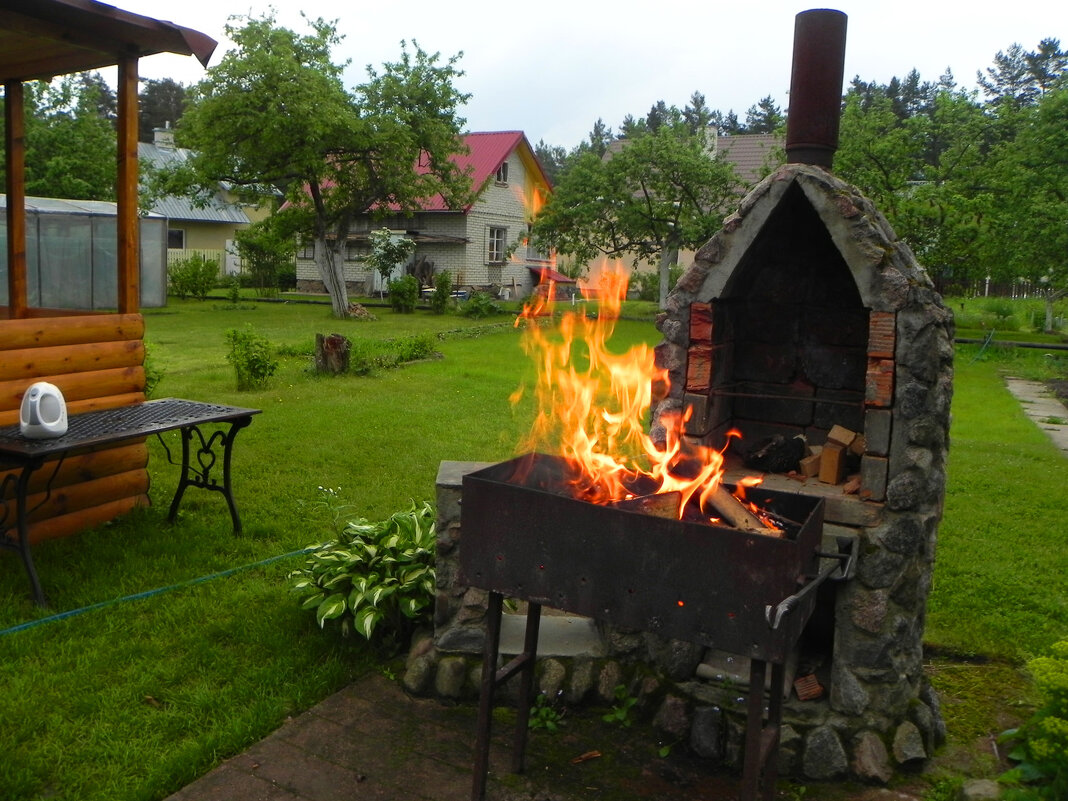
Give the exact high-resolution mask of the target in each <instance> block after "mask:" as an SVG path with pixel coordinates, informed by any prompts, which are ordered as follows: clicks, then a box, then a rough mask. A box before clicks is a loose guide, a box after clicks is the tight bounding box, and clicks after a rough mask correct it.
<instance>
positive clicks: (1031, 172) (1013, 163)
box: [990, 81, 1068, 329]
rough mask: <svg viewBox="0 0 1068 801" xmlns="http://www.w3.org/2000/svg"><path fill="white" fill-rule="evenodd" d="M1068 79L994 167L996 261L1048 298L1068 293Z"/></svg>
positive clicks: (1049, 310)
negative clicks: (1036, 287) (1029, 282)
mask: <svg viewBox="0 0 1068 801" xmlns="http://www.w3.org/2000/svg"><path fill="white" fill-rule="evenodd" d="M1066 119H1068V84H1065V83H1064V82H1063V81H1062V84H1061V86H1060V88H1056V89H1053V90H1052V91H1049V92H1047V93H1046V94H1044V95H1043V96H1042V97H1041V99H1040V100H1039V101H1038V104H1037V105H1036V106H1035V107H1034V108H1032V109H1028V110H1027V111H1026V114H1025V123H1026V124H1023V125H1021V127H1020V130H1019V133H1018V135H1017V137H1016V139H1015V141H1013V142H1012V143H1004V144H1002V145H1000V147H999V150H998V152H997V153H996V154H995V155H996V160H995V161H996V166H995V168H994V180H993V183H994V187H995V192H996V195H995V197H996V204H995V205H994V206H993V209H992V220H991V226H990V229H991V235H992V236H991V242H992V247H993V253H992V254H991V255H992V259H991V260H992V262H994V263H999V264H1003V265H1004V266H1005V268H1006V272H1007V274H1008V276H1009V277H1012V278H1023V279H1025V280H1029V281H1033V282H1034V283H1035V285H1036V286H1038V287H1039V288H1040V291H1041V292H1042V294H1043V296H1044V297H1045V299H1046V328H1047V329H1050V328H1052V323H1053V301H1054V300H1056V299H1057V298H1059V297H1062V296H1064V295H1065V294H1066V292H1068V126H1066V125H1065V124H1064V121H1065V120H1066Z"/></svg>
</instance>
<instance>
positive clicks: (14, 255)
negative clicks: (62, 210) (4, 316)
mask: <svg viewBox="0 0 1068 801" xmlns="http://www.w3.org/2000/svg"><path fill="white" fill-rule="evenodd" d="M4 144H5V148H6V149H5V154H6V155H5V164H4V166H5V169H6V173H5V176H6V177H5V182H4V183H5V187H4V188H5V191H6V192H7V305H8V309H9V314H8V316H9V317H11V318H12V319H14V318H19V317H25V316H26V306H27V301H26V296H27V289H26V286H27V284H26V112H25V96H24V95H23V90H22V83H21V81H9V82H8V83H6V84H4Z"/></svg>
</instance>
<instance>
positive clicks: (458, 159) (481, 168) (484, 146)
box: [423, 131, 552, 211]
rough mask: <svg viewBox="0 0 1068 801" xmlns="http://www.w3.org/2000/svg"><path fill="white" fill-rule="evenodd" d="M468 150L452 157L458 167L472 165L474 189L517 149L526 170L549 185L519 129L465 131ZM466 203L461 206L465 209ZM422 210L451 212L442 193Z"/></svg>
mask: <svg viewBox="0 0 1068 801" xmlns="http://www.w3.org/2000/svg"><path fill="white" fill-rule="evenodd" d="M464 145H465V146H466V147H467V153H460V154H458V155H455V156H453V157H452V161H453V162H454V163H455V164H456V165H457V166H458V167H460V169H467V168H468V167H470V168H471V185H472V186H473V187H475V188H476V190H477V191H481V189H482V188H483V187H484V186H485V185H486V184H487V182H489V181H490V180H492V179H493V177H494V176H495V175H496V174H497V169H498V168H499V167H500V166H501V164H503V163H504V161H505V160H506V159H507V158H508V156H510V155H511V154H512V152H513V151H515V150H516V149H518V150H519V156H520V158H521V159H523V162H524V165H525V166H526V167H527V169H528V170H533V171H534V172H535V173H536V175H537V176H538V177H539V178H540V179H541V180H542V181H544V183H545V185H546V186H547V187H549V186H552V183H551V182H550V181H549V178H548V176H547V175H546V174H545V169H544V168H543V167H542V166H541V162H539V161H538V158H537V156H535V155H534V149H533V148H532V147H531V146H530V142H528V141H527V137H526V135H525V134H524V133H523V132H522V131H480V132H476V133H468V134H464ZM469 208H470V206H468V207H467V208H465V209H464V211H467V210H468V209H469ZM423 210H424V211H453V209H449V207H448V206H447V205H446V203H445V201H444V199H443V198H442V197H441V195H435V196H434V197H433V198H431V199H430V200H429V201H428V202H427V203H426V204H425V205H424V206H423Z"/></svg>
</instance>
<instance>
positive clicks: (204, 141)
mask: <svg viewBox="0 0 1068 801" xmlns="http://www.w3.org/2000/svg"><path fill="white" fill-rule="evenodd" d="M308 24H309V26H310V28H311V32H310V33H308V34H306V35H300V34H297V33H295V32H294V31H291V30H289V29H287V28H282V27H277V26H276V24H275V18H274V16H273V14H268V15H266V16H263V17H261V18H258V19H252V18H249V19H247V21H246V22H245V24H244V26H243V27H234V26H227V29H226V32H227V36H228V37H229V38H230V39H231V40H232V41H233V42H234V43H235V47H234V49H232V50H230V51H229V52H228V53H227V54H226V56H225V57H224V58H223V60H222V62H221V63H220V64H219V65H218V66H216V67H213V68H211V69H209V70H208V76H207V77H206V78H205V79H204V80H203V81H201V82H200V83H199V84H197V85H196V86H195V87H194V88H193V91H192V94H193V98H192V102H191V104H190V105H189V107H188V108H187V109H186V111H185V113H184V114H183V116H182V119H181V122H180V124H179V126H178V129H177V135H178V137H179V141H180V142H181V143H182V144H183V146H185V147H188V148H190V149H191V150H192V151H193V153H194V155H193V157H192V159H191V160H190V162H189V164H188V169H187V170H185V171H184V172H178V173H175V174H174V175H173V176H172V179H173V182H172V185H171V191H172V193H175V194H177V193H178V192H180V191H185V192H188V189H189V188H190V187H193V186H195V187H197V188H199V189H200V190H201V192H203V193H204V194H205V196H206V195H208V194H210V193H211V192H212V191H213V190H214V189H215V187H216V186H217V184H218V182H219V181H227V182H229V183H230V184H231V185H232V186H233V187H234V188H235V189H237V190H239V191H242V192H247V193H250V194H252V195H255V194H256V192H257V191H259V189H260V188H261V187H262V186H264V185H274V186H277V187H279V188H280V189H281V190H282V191H283V192H284V193H285V196H286V199H287V204H286V205H285V207H284V208H283V210H282V211H281V212H280V213H281V214H283V215H285V216H287V217H288V218H289V220H290V225H291V226H292V228H293V230H295V231H297V232H298V233H299V234H301V235H302V236H303V237H304V238H306V239H310V240H312V241H314V242H315V261H316V265H317V267H318V270H319V275H320V277H321V278H322V280H323V284H324V285H325V287H326V290H327V292H328V293H329V294H330V299H331V304H332V307H333V312H334V314H335V315H336V316H338V317H344V316H346V315H347V314H348V291H347V287H346V284H345V275H344V251H345V248H346V243H347V240H348V238H349V232H350V230H351V228H352V224H353V221H354V220H355V219H356V218H357V217H358V216H361V215H367V214H369V215H371V216H372V217H379V218H380V217H382V216H385V215H386V214H396V213H402V214H403V213H414V212H415V211H417V210H418V209H419V207H420V203H421V202H422V201H425V200H426V199H429V198H432V197H434V196H435V195H441V196H442V198H444V200H445V202H446V203H447V204H448V205H450V206H451V207H454V208H455V207H460V206H462V205H463V204H465V203H467V202H469V201H470V200H471V199H472V197H473V193H472V188H471V178H470V173H469V172H466V171H463V170H461V169H460V168H459V167H458V166H457V165H456V162H455V161H454V160H453V159H452V156H454V155H456V154H458V153H459V152H460V151H461V149H462V147H463V143H462V138H461V136H460V133H461V129H462V126H463V122H464V120H463V119H462V118H461V117H459V116H458V110H459V107H460V106H461V104H462V103H464V102H465V101H466V100H467V98H468V96H467V95H465V94H462V93H460V92H458V91H457V90H456V88H455V87H454V85H453V81H454V80H455V79H456V78H458V77H460V76H461V75H462V74H463V73H462V72H460V71H458V70H457V68H456V63H457V62H458V60H459V58H460V55H457V56H453V57H451V58H449V59H447V60H446V62H445V63H444V64H442V63H439V62H440V55H439V54H437V53H435V54H433V55H430V54H427V53H425V52H424V51H423V50H422V49H420V48H419V46H418V44H417V43H415V42H413V43H412V44H413V47H414V51H415V52H414V53H409V52H408V49H407V45H406V43H405V42H401V50H402V54H401V57H400V60H399V61H397V62H395V63H387V64H385V65H383V67H382V69H381V71H376V70H374V69H372V68H370V67H368V70H367V73H368V80H367V82H366V83H364V84H362V85H360V86H358V87H356V88H355V89H354V90H353V91H352V92H351V93H350V92H348V91H346V90H345V88H344V87H343V85H342V83H341V72H342V69H343V67H344V65H343V64H334V63H333V62H332V61H331V59H330V50H331V48H332V47H333V46H335V45H336V44H337V43H338V42H339V41H340V39H339V37H338V35H337V33H336V31H335V29H334V26H333V25H332V24H331V23H328V22H325V21H323V20H322V19H317V20H314V21H309V23H308Z"/></svg>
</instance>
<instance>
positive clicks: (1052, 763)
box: [1001, 640, 1068, 801]
mask: <svg viewBox="0 0 1068 801" xmlns="http://www.w3.org/2000/svg"><path fill="white" fill-rule="evenodd" d="M1027 666H1028V668H1029V669H1030V671H1031V674H1032V675H1033V676H1034V679H1035V685H1036V686H1037V687H1038V689H1039V692H1041V693H1042V696H1043V699H1044V700H1043V703H1042V705H1041V706H1040V707H1039V708H1038V710H1037V711H1036V712H1035V714H1034V715H1033V716H1032V717H1031V719H1030V720H1028V721H1027V723H1025V724H1024V725H1023V726H1021V727H1020V728H1019V729H1013V730H1011V731H1008V732H1005V734H1003V735H1002V737H1003V738H1005V739H1007V740H1009V741H1010V742H1012V743H1013V744H1014V745H1015V748H1013V749H1012V750H1011V751H1010V752H1009V758H1010V759H1013V760H1016V761H1017V762H1018V763H1019V764H1017V765H1016V767H1014V768H1013V769H1012V770H1010V771H1008V772H1007V773H1005V774H1003V775H1002V777H1001V781H1002V782H1003V783H1005V784H1009V785H1012V789H1010V790H1009V792H1008V793H1006V796H1005V797H1006V798H1007V799H1010V800H1012V801H1016V800H1019V801H1023V799H1035V800H1036V801H1037V800H1038V799H1042V801H1057V799H1064V798H1068V640H1065V641H1063V642H1059V643H1056V644H1055V645H1054V646H1053V649H1052V654H1051V655H1050V656H1043V657H1039V658H1038V659H1033V660H1031V661H1030V662H1029V663H1028V665H1027Z"/></svg>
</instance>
